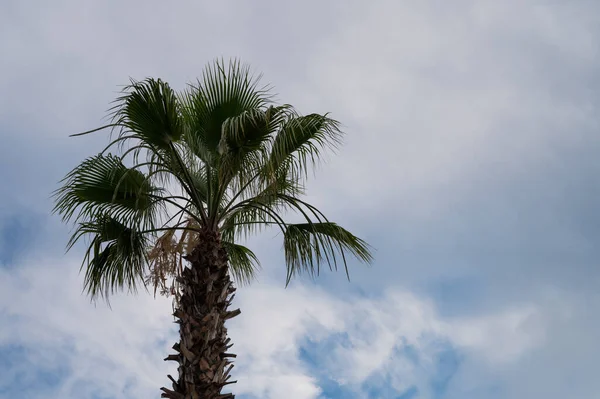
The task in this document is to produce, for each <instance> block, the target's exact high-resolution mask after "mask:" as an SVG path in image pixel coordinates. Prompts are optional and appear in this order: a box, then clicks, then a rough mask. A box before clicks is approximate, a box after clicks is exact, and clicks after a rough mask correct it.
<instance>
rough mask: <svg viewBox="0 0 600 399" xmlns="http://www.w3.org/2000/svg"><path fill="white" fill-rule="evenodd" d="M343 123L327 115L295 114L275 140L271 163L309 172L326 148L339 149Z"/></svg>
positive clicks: (269, 164)
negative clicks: (288, 165) (287, 165)
mask: <svg viewBox="0 0 600 399" xmlns="http://www.w3.org/2000/svg"><path fill="white" fill-rule="evenodd" d="M341 139H342V132H341V131H340V129H339V122H338V121H336V120H334V119H331V118H329V117H327V115H319V114H310V115H306V116H293V117H291V118H289V119H288V120H287V121H286V122H285V123H284V124H283V125H282V127H281V130H280V131H279V132H278V134H277V136H276V137H275V139H274V141H273V146H272V149H271V154H270V159H269V162H268V163H267V166H268V167H269V169H270V170H277V169H279V168H280V167H281V166H282V165H286V164H291V165H292V166H293V167H292V168H291V171H292V172H297V173H298V174H299V175H306V173H307V171H308V167H309V166H315V164H316V162H317V160H318V159H319V156H320V152H321V150H322V149H323V148H332V149H335V148H336V147H337V146H338V145H339V144H341Z"/></svg>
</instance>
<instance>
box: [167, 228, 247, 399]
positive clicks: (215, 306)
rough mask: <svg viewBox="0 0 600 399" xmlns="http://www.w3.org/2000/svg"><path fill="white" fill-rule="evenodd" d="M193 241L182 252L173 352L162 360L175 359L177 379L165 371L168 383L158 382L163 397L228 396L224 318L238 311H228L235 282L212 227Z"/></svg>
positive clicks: (214, 398) (201, 398) (208, 398)
mask: <svg viewBox="0 0 600 399" xmlns="http://www.w3.org/2000/svg"><path fill="white" fill-rule="evenodd" d="M199 239H200V240H199V244H198V245H197V246H196V248H194V250H193V251H192V252H191V253H190V254H188V256H187V257H186V259H187V260H188V261H189V262H190V264H191V265H190V266H191V267H189V268H185V269H184V270H183V272H182V275H181V277H180V286H181V298H180V301H179V305H178V307H177V309H176V310H175V313H174V316H175V317H176V322H177V323H178V324H179V335H180V342H178V343H176V344H175V345H174V346H173V349H175V351H176V352H177V353H176V354H172V355H169V356H168V357H167V358H166V359H165V360H173V361H177V362H178V363H179V368H178V371H179V378H178V380H177V381H175V380H174V379H173V377H171V376H170V375H169V376H168V377H169V379H170V380H171V381H172V382H173V389H172V390H170V389H167V388H161V390H162V391H163V393H162V394H161V397H162V398H168V399H233V398H234V395H233V394H230V393H229V394H221V389H222V388H223V386H225V385H227V384H232V383H235V382H236V381H231V382H230V381H228V380H229V377H230V376H229V372H230V371H231V368H232V367H233V364H231V361H230V360H229V359H230V358H232V357H235V355H233V354H230V353H227V350H228V349H229V348H230V347H231V346H232V344H230V343H229V341H230V340H229V338H227V329H226V328H225V321H226V320H228V319H231V318H232V317H235V316H237V315H238V314H240V310H239V309H237V310H234V311H228V310H227V308H228V307H229V305H230V304H231V301H232V300H233V293H234V291H235V288H234V287H233V283H232V281H231V279H230V276H229V272H228V268H227V265H228V259H227V253H226V252H225V250H224V249H223V246H222V245H221V242H220V239H219V235H218V233H216V232H211V231H204V232H203V233H202V234H201V235H200V237H199Z"/></svg>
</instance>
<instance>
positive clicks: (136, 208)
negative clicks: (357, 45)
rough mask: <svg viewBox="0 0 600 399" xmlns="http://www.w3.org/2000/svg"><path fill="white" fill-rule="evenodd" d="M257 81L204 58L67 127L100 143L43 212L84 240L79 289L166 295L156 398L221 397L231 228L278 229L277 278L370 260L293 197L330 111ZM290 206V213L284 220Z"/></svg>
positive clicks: (225, 379)
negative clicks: (300, 108)
mask: <svg viewBox="0 0 600 399" xmlns="http://www.w3.org/2000/svg"><path fill="white" fill-rule="evenodd" d="M259 80H260V77H258V78H254V77H253V76H252V75H251V74H250V71H249V68H248V67H247V66H245V65H241V64H240V63H239V62H238V61H232V62H230V63H228V65H225V63H224V62H223V61H216V62H214V63H212V64H210V65H209V66H207V68H205V70H204V72H203V75H202V79H201V80H199V81H198V82H197V84H195V85H190V86H189V87H188V88H187V89H186V90H184V91H182V92H175V91H174V90H172V89H171V88H170V87H169V85H168V84H167V83H166V82H164V81H162V80H160V79H146V80H143V81H141V82H140V81H132V82H131V84H130V85H128V86H127V87H126V88H125V89H124V90H123V95H122V96H121V97H119V98H118V99H117V100H116V101H115V105H114V107H113V108H111V112H110V115H111V117H112V120H111V123H110V124H108V125H106V126H102V127H100V128H98V129H94V130H91V131H88V132H84V133H80V134H78V135H83V134H89V133H92V132H96V131H100V130H103V129H110V130H111V132H112V133H111V141H110V144H109V145H108V146H107V147H106V148H105V149H104V150H103V151H101V152H100V153H98V154H97V155H94V156H92V157H90V158H87V159H86V160H84V161H83V162H82V163H81V164H80V165H79V166H77V167H76V168H74V169H73V170H72V171H71V172H70V173H68V174H67V176H66V177H65V178H64V179H63V181H62V184H63V185H62V186H61V188H59V189H58V190H56V191H55V193H54V198H55V201H56V205H55V209H54V211H55V212H57V213H58V214H60V215H61V216H62V218H63V221H65V222H72V223H73V224H74V226H75V228H74V233H73V235H72V237H71V239H70V241H69V243H68V245H67V248H68V249H70V248H72V247H73V245H74V244H75V243H76V242H78V241H79V240H80V239H81V238H83V237H85V238H87V239H88V240H87V242H88V244H87V247H86V248H87V250H86V252H85V256H84V259H83V264H82V269H85V278H84V284H85V290H86V291H87V293H88V294H89V295H90V296H91V297H92V298H93V299H95V298H98V297H102V298H105V299H108V297H109V295H110V294H113V293H114V292H116V291H118V290H123V289H127V290H129V291H136V287H138V286H140V285H144V286H147V285H148V284H152V285H153V286H154V292H155V294H156V292H157V290H160V292H161V293H163V294H166V295H173V297H174V304H173V307H174V314H173V315H174V317H175V319H176V322H177V323H178V324H179V330H180V331H179V332H180V341H179V342H178V343H176V344H175V345H174V346H173V349H174V351H175V353H174V354H171V355H169V356H168V357H167V358H166V359H165V360H172V361H176V362H178V364H179V368H178V372H179V378H178V380H177V381H175V379H173V377H171V376H168V377H169V379H170V380H171V381H172V383H173V387H172V389H167V388H161V390H162V395H161V397H163V398H171V399H192V398H194V399H197V398H207V399H214V398H233V397H234V395H233V394H230V393H228V394H222V393H221V391H222V388H223V387H224V386H225V385H227V384H231V383H234V382H235V381H229V377H230V376H229V373H230V370H231V368H232V367H233V365H232V364H231V360H230V358H232V357H235V355H233V354H231V353H228V349H229V348H230V347H231V345H232V344H230V340H229V339H228V338H227V330H226V328H225V321H226V320H229V319H231V318H232V317H235V316H237V315H238V314H239V313H240V310H239V309H237V310H229V305H230V304H231V302H232V299H233V293H234V291H235V288H234V286H233V283H232V280H231V277H233V278H234V279H235V280H236V282H238V283H247V282H250V281H251V280H252V278H253V276H254V275H255V273H256V271H257V269H258V268H259V262H258V259H257V257H256V256H255V254H254V253H253V252H252V251H251V250H250V249H248V248H247V247H245V246H243V245H242V244H240V241H241V240H242V239H243V238H244V237H246V236H248V235H249V234H253V233H257V232H259V231H261V230H262V229H263V228H265V227H269V226H273V227H275V228H276V229H279V230H280V231H281V234H282V237H283V247H284V252H285V263H286V266H287V281H286V285H287V284H288V283H289V282H290V279H291V278H292V277H294V276H295V275H297V274H299V273H301V272H306V273H308V274H309V275H311V276H315V275H318V273H319V269H320V266H321V265H327V266H329V268H330V269H337V267H338V263H339V264H340V265H342V264H343V265H344V267H345V269H346V273H347V272H348V268H347V263H346V255H347V254H351V255H354V256H355V257H357V258H358V259H360V260H361V261H364V262H370V260H371V254H370V249H369V247H368V245H367V244H366V243H365V242H364V241H363V240H361V239H359V238H357V237H355V236H354V235H352V234H351V233H350V232H348V231H347V230H345V229H343V228H342V227H340V226H338V225H337V224H335V223H332V222H330V221H329V220H328V219H327V218H326V217H325V215H323V213H321V212H320V211H319V210H318V209H317V208H315V207H314V206H313V205H311V204H309V203H307V202H306V201H303V200H302V199H301V198H300V197H301V196H302V194H303V192H304V188H303V184H304V181H305V179H306V177H307V172H308V170H309V169H310V167H312V166H314V164H315V163H316V162H317V161H318V159H319V156H320V154H321V151H322V150H323V149H325V148H335V147H336V146H337V145H338V144H340V140H341V136H342V133H341V131H340V129H339V123H338V122H337V121H335V120H333V119H330V118H329V117H328V116H327V115H320V114H310V115H305V116H301V115H299V114H298V113H297V112H296V111H295V110H294V108H293V107H291V106H290V105H274V103H273V101H272V96H271V95H270V94H269V88H268V87H259V86H258V83H259ZM113 134H114V135H113ZM76 136H77V135H76ZM111 151H113V152H116V153H117V154H118V155H115V154H113V153H111ZM126 164H128V165H130V166H126ZM294 212H295V213H296V214H297V216H298V217H299V218H301V219H300V221H301V223H288V222H286V219H284V217H285V218H287V217H288V216H289V215H290V214H291V213H294ZM184 260H185V262H184Z"/></svg>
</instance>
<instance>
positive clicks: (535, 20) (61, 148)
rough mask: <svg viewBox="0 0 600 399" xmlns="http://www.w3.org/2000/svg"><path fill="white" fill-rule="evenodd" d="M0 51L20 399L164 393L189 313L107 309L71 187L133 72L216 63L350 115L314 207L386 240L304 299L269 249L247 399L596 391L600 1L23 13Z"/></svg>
mask: <svg viewBox="0 0 600 399" xmlns="http://www.w3.org/2000/svg"><path fill="white" fill-rule="evenodd" d="M0 52H1V54H2V57H0V72H1V73H0V93H1V94H0V138H1V142H2V145H0V181H1V182H2V187H3V189H2V195H1V197H0V399H5V398H6V399H8V398H14V397H20V398H24V399H42V398H54V397H60V398H66V399H75V398H77V399H125V398H141V397H156V398H158V397H159V395H160V392H159V390H158V389H159V388H160V387H161V386H165V385H168V380H167V378H166V375H167V374H168V373H174V372H175V370H174V369H173V368H172V366H171V365H169V364H166V363H165V362H163V361H162V359H163V358H164V357H165V356H166V354H168V353H169V348H170V347H171V346H172V344H173V343H174V342H175V340H176V338H177V330H176V328H175V327H176V325H175V324H173V323H172V321H173V319H172V317H171V316H170V312H171V303H170V301H169V300H168V299H165V298H156V299H154V298H153V297H152V295H150V294H147V293H144V292H140V293H139V294H138V295H136V296H134V295H127V294H122V295H118V296H115V297H113V298H112V301H111V303H112V307H111V308H110V309H109V308H108V307H107V306H105V305H103V304H102V303H98V304H96V305H94V304H91V303H90V301H89V299H88V298H87V297H85V295H82V276H81V275H80V274H79V266H80V262H81V259H82V253H81V252H78V250H75V251H72V252H69V253H67V254H65V251H64V248H65V244H66V241H67V239H68V234H69V229H68V227H66V226H63V225H62V224H61V223H60V221H59V220H58V218H57V217H55V216H52V215H50V209H51V207H52V203H51V200H50V193H51V192H52V190H54V189H55V188H57V187H58V181H59V180H60V179H61V178H62V177H63V176H64V175H65V174H66V172H68V171H69V170H70V169H71V168H72V167H74V166H75V165H76V164H77V163H78V162H80V161H81V160H82V159H84V158H85V157H87V156H90V155H93V154H95V153H96V152H98V151H99V150H101V149H102V146H103V144H106V143H107V141H106V140H107V137H105V136H103V135H101V134H100V135H96V136H94V137H90V136H87V137H84V138H69V137H68V135H69V134H73V133H77V132H80V131H84V130H88V129H91V128H94V127H97V126H100V125H101V124H102V123H103V121H104V119H103V118H104V117H105V115H106V110H107V109H108V107H109V106H110V101H112V100H113V99H114V98H115V97H116V96H117V94H118V90H119V89H120V87H121V86H122V85H124V84H127V83H128V81H129V78H130V77H132V78H136V79H143V78H145V77H150V76H151V77H160V78H162V79H165V80H167V81H168V82H170V83H171V85H172V86H173V87H174V88H176V89H182V88H184V87H185V84H186V83H188V82H191V81H193V80H194V79H195V78H196V77H198V76H200V74H201V72H202V68H203V67H204V66H205V65H206V64H207V63H208V62H210V61H212V60H214V59H215V58H217V57H224V58H225V59H228V58H230V57H239V58H240V59H241V60H242V61H244V62H246V63H249V64H250V65H251V66H252V68H253V69H254V70H256V71H257V72H262V73H263V75H264V78H263V79H264V81H265V82H268V83H270V84H272V85H273V86H274V87H275V91H276V93H277V99H278V100H279V101H281V102H285V103H291V104H294V105H295V106H296V107H297V108H298V109H299V110H300V111H301V112H303V113H309V112H320V113H324V112H331V115H332V116H333V117H334V118H336V119H338V120H340V121H341V122H342V123H343V127H344V131H345V132H346V138H345V145H344V146H343V147H342V148H341V149H340V150H339V152H338V153H337V154H331V156H328V157H327V159H326V162H324V163H323V164H322V165H321V166H320V167H319V169H318V171H317V173H316V176H315V178H314V179H312V180H311V181H310V183H309V185H308V198H309V200H310V201H311V202H312V203H314V204H316V205H317V206H318V207H319V208H320V209H321V210H323V211H324V212H325V213H326V214H327V215H328V216H330V219H332V220H335V221H336V222H338V223H340V224H341V225H343V226H344V227H346V228H348V229H350V230H351V231H353V232H354V233H356V234H357V235H359V236H360V237H362V238H364V239H365V240H367V241H368V242H369V243H370V244H371V245H372V246H373V247H374V248H375V261H374V263H373V265H371V266H370V267H365V266H364V265H362V264H359V263H357V262H351V264H350V273H351V281H350V282H348V281H347V280H346V279H345V276H344V274H343V273H330V272H325V273H323V274H322V275H321V276H320V277H319V278H318V279H316V280H314V281H312V280H310V279H309V278H308V277H304V278H299V279H297V280H295V281H294V282H293V283H292V284H291V285H290V287H288V288H287V289H286V288H284V286H285V270H284V258H283V253H282V245H281V240H280V237H277V236H276V232H274V231H273V232H267V233H265V234H264V235H263V236H261V237H256V238H254V239H252V241H251V244H252V246H253V248H254V249H255V251H256V253H257V254H258V255H259V256H260V259H261V263H262V269H263V270H262V272H261V274H260V276H259V279H258V281H257V282H256V283H255V284H253V285H251V286H248V287H240V288H239V289H238V295H237V296H236V306H238V307H240V308H241V310H242V314H241V315H240V316H239V317H237V318H236V319H234V320H231V321H230V322H229V324H228V328H229V331H230V335H231V338H232V340H233V342H234V343H235V346H234V347H233V348H232V349H233V350H234V351H235V353H237V355H238V358H237V359H236V362H235V364H236V367H235V368H234V369H233V376H234V377H235V378H236V379H237V380H238V383H237V384H235V386H234V390H235V393H236V397H237V398H239V399H259V398H260V399H270V398H273V399H275V398H281V397H284V398H288V399H339V398H344V399H346V398H348V399H353V398H370V399H438V398H448V399H455V398H456V399H458V398H461V399H463V398H478V399H503V398H516V399H520V398H523V399H525V398H546V399H559V398H560V399H562V398H574V399H597V398H598V397H600V380H599V379H598V378H597V362H598V359H599V358H600V347H599V346H598V344H597V337H598V336H600V321H599V320H600V319H599V318H598V317H597V315H598V314H599V313H600V294H599V290H598V287H599V286H600V270H599V269H598V259H599V258H600V246H599V245H597V244H598V242H599V241H600V157H598V154H599V151H600V136H599V135H598V132H599V131H600V117H599V116H598V115H599V112H598V108H599V106H600V95H599V94H598V93H599V91H598V90H599V89H600V79H599V78H598V77H599V76H600V75H598V73H597V71H598V69H599V67H600V4H598V3H597V2H595V1H592V0H570V1H560V0H504V1H495V0H493V1H491V0H490V1H488V0H472V1H468V0H456V1H452V2H448V1H442V0H437V1H434V0H419V1H416V0H415V1H407V0H406V1H402V0H395V1H391V0H389V1H384V0H382V1H379V0H372V1H369V2H366V1H358V0H346V1H341V0H339V1H337V0H331V1H327V2H324V1H314V0H306V1H303V2H276V1H266V0H255V1H252V2H249V1H248V2H242V1H229V2H226V1H219V2H217V1H213V2H208V1H201V0H196V1H188V0H181V1H178V2H164V1H155V0H146V1H139V0H131V1H127V2H123V1H119V2H117V1H114V0H106V1H103V2H85V1H74V0H56V1H53V2H44V1H39V0H36V1H34V0H20V1H16V0H4V1H2V2H1V3H0Z"/></svg>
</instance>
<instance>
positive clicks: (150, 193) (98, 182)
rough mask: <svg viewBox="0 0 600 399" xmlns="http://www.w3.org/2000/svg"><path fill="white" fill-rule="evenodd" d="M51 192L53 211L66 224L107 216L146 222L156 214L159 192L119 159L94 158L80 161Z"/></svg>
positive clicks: (109, 156) (110, 156) (146, 178)
mask: <svg viewBox="0 0 600 399" xmlns="http://www.w3.org/2000/svg"><path fill="white" fill-rule="evenodd" d="M63 183H64V184H63V186H62V187H61V188H59V189H58V190H56V191H55V192H54V197H55V201H56V203H55V206H54V210H53V211H54V212H55V213H58V214H60V215H61V216H62V218H63V220H64V221H69V220H71V218H72V217H73V215H75V214H77V218H76V220H80V219H82V218H83V219H86V218H87V219H94V218H95V216H96V215H97V214H105V213H110V214H111V216H112V217H113V218H115V219H118V220H121V221H122V222H124V221H126V220H132V219H133V220H135V221H137V222H144V221H145V222H147V221H149V220H151V219H154V218H155V217H156V216H157V211H159V210H160V209H159V202H157V201H156V200H155V199H154V197H155V196H157V195H159V194H160V193H161V192H162V190H161V189H159V188H157V187H154V186H153V185H152V184H151V182H150V181H149V179H148V177H147V176H146V175H144V174H143V173H142V172H140V171H139V170H138V169H133V168H128V167H126V166H125V165H124V164H123V163H122V162H121V160H120V159H119V157H116V156H113V155H96V156H94V157H91V158H88V159H87V160H85V161H83V162H82V163H81V164H80V165H79V166H77V167H76V168H74V169H73V170H72V171H71V172H70V173H69V174H67V176H66V177H65V178H64V179H63Z"/></svg>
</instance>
